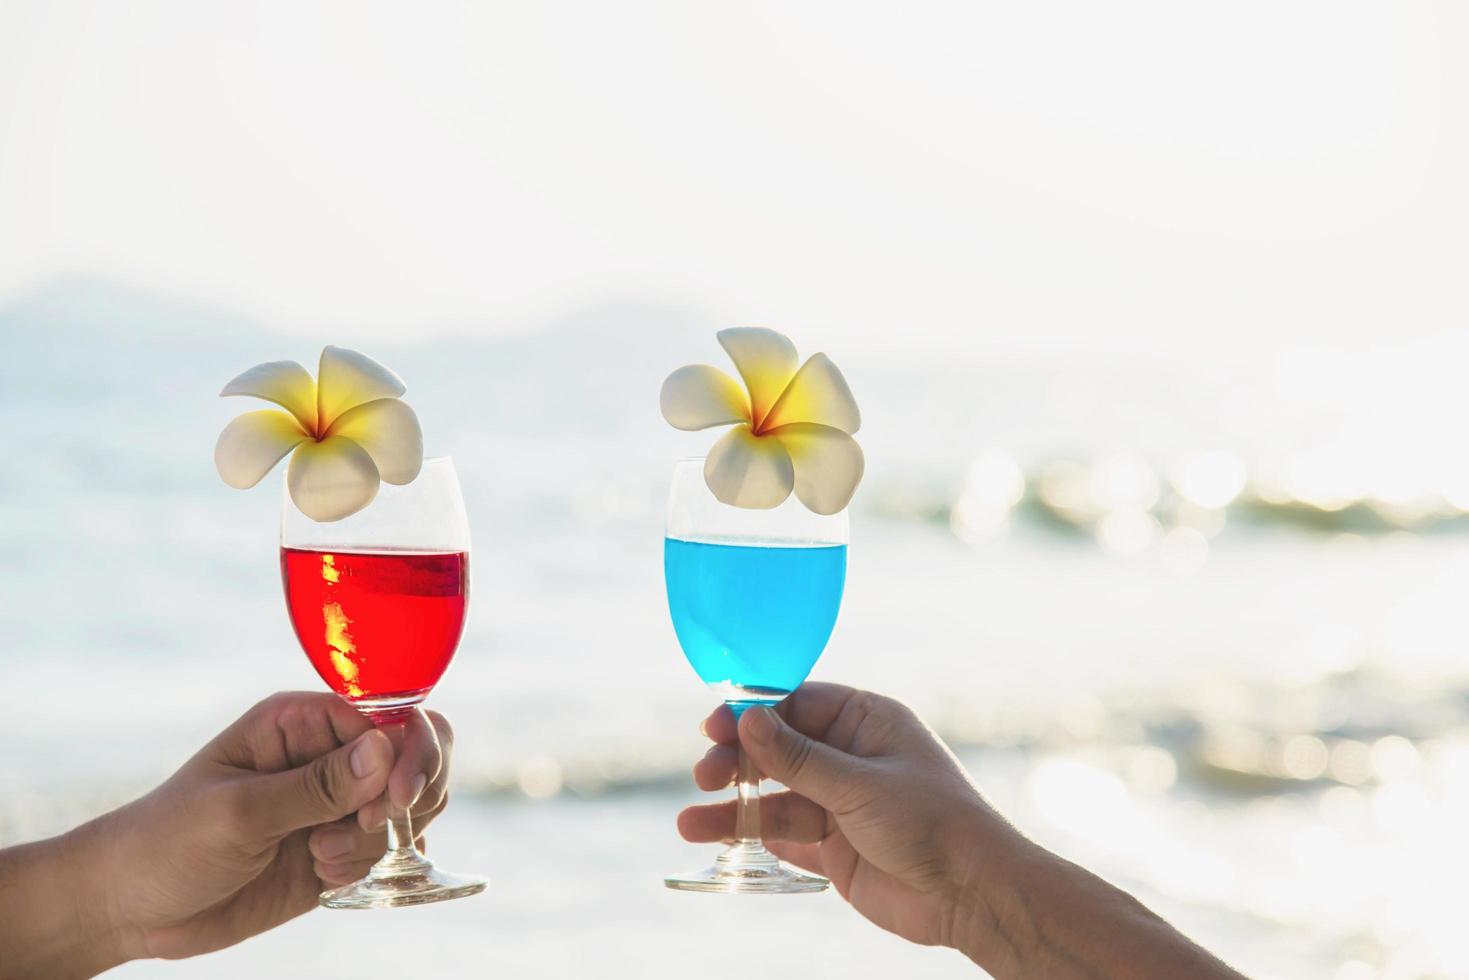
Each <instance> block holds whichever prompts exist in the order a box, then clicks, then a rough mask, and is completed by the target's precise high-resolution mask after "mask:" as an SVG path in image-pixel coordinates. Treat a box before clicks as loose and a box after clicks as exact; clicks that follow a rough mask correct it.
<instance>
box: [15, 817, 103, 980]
mask: <svg viewBox="0 0 1469 980" xmlns="http://www.w3.org/2000/svg"><path fill="white" fill-rule="evenodd" d="M89 828H90V825H88V826H87V827H82V828H78V829H77V830H73V831H70V832H68V833H66V834H62V835H61V836H59V837H52V838H50V839H48V840H42V841H35V842H32V843H29V844H21V845H19V846H17V847H12V848H9V849H6V850H4V851H0V948H3V949H4V950H5V951H6V954H7V960H6V967H8V968H9V969H8V970H7V972H6V976H14V977H47V978H51V977H90V976H94V975H95V974H98V973H101V972H102V971H104V970H108V969H111V968H112V967H114V966H117V965H118V964H119V963H122V962H123V961H124V960H126V959H128V956H127V955H126V953H125V951H124V944H122V943H121V942H119V941H118V938H119V934H118V932H117V931H116V930H115V929H113V928H112V927H111V924H110V917H109V916H108V914H107V911H106V900H105V897H104V896H103V893H102V890H101V887H100V885H99V882H98V878H99V877H101V875H100V874H99V872H100V871H101V869H100V868H99V867H98V866H97V865H98V861H97V858H96V853H95V850H94V844H93V842H92V841H91V839H90V834H89V833H88V830H89Z"/></svg>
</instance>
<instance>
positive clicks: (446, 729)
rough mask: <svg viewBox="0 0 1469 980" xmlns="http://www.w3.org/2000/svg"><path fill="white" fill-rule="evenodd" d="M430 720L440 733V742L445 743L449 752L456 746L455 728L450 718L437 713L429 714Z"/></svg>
mask: <svg viewBox="0 0 1469 980" xmlns="http://www.w3.org/2000/svg"><path fill="white" fill-rule="evenodd" d="M428 719H429V721H430V722H432V723H433V726H434V730H435V731H437V732H438V733H439V741H440V742H441V743H443V746H444V750H445V751H446V752H447V751H448V750H449V747H450V746H452V745H453V744H454V726H453V725H451V724H449V719H448V718H445V717H444V716H443V715H441V714H439V713H438V712H437V711H430V712H428Z"/></svg>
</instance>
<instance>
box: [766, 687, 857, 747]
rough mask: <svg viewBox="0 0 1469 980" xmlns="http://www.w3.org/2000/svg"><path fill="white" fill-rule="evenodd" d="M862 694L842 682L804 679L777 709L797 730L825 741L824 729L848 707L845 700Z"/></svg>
mask: <svg viewBox="0 0 1469 980" xmlns="http://www.w3.org/2000/svg"><path fill="white" fill-rule="evenodd" d="M861 693H863V692H861V691H858V690H857V689H856V688H854V687H847V686H846V685H845V684H825V683H822V682H821V681H807V682H806V683H805V684H802V685H801V686H800V687H798V688H796V689H795V691H793V692H791V694H790V695H789V696H788V697H787V698H786V699H785V700H784V701H782V702H781V703H780V705H779V706H778V707H777V708H776V712H777V713H778V714H779V715H780V716H781V717H782V718H784V719H785V721H786V724H788V725H790V726H791V727H792V728H794V729H795V730H796V731H798V732H800V733H801V734H803V735H806V736H808V737H810V738H814V739H816V740H817V741H818V742H824V741H826V740H827V739H826V736H827V732H829V731H830V730H831V726H832V724H833V723H834V722H835V721H836V720H837V718H839V717H840V716H841V714H842V712H843V710H845V709H846V708H847V704H848V702H849V701H851V700H852V698H853V697H854V696H855V695H858V694H861Z"/></svg>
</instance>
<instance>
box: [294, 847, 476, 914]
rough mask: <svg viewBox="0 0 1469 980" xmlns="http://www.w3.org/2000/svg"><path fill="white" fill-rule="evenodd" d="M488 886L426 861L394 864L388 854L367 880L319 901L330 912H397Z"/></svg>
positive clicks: (467, 893)
mask: <svg viewBox="0 0 1469 980" xmlns="http://www.w3.org/2000/svg"><path fill="white" fill-rule="evenodd" d="M385 865H387V867H384V866H385ZM487 885H489V881H488V880H486V879H484V878H476V877H473V876H468V875H456V874H450V873H449V872H447V871H440V870H439V869H438V868H436V867H434V864H433V862H432V861H430V860H428V859H427V858H420V859H419V860H418V861H413V862H393V861H392V855H389V856H388V857H385V858H384V859H383V860H381V861H379V862H378V863H377V864H375V865H373V867H372V870H371V871H370V872H368V874H367V877H366V878H363V879H362V880H361V881H354V882H352V883H351V884H350V885H343V886H342V887H340V888H333V889H332V890H331V891H325V892H322V893H321V895H320V896H318V898H317V901H319V902H320V903H321V905H322V907H323V908H328V909H395V908H398V907H399V906H403V905H427V904H428V903H430V902H447V901H449V900H450V899H454V898H468V897H469V896H470V895H478V894H479V893H480V892H482V891H484V890H485V887H486V886H487Z"/></svg>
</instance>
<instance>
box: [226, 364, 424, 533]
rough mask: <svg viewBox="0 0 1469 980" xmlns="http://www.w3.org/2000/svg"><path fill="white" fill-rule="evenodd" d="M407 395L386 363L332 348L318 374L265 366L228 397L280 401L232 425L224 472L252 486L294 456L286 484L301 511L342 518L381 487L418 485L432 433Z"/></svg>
mask: <svg viewBox="0 0 1469 980" xmlns="http://www.w3.org/2000/svg"><path fill="white" fill-rule="evenodd" d="M406 390H407V389H406V388H405V387H404V385H403V382H402V381H401V380H399V378H398V376H397V375H396V374H394V373H393V372H392V371H389V370H388V369H387V368H385V367H383V366H382V365H381V364H379V363H378V362H377V361H374V360H373V359H372V358H370V357H368V356H367V355H365V354H359V353H358V352H357V351H355V350H347V349H346V348H344V347H324V348H322V351H321V362H320V364H319V365H318V367H317V370H316V378H315V380H313V379H312V377H311V374H310V373H309V372H308V371H307V370H306V369H305V368H303V367H302V366H301V365H299V364H297V363H296V362H295V361H271V362H270V363H268V364H257V365H255V366H254V367H252V368H251V369H250V370H248V371H246V372H245V373H244V374H242V375H240V376H239V377H238V378H235V380H233V381H231V382H230V383H229V384H227V385H225V386H224V390H223V391H221V392H220V393H219V394H220V396H221V397H224V396H226V395H249V396H251V397H253V398H263V399H265V400H266V401H268V402H275V403H276V404H277V405H279V406H280V407H281V408H284V409H285V411H284V412H280V411H276V410H275V409H273V408H266V409H261V410H260V411H258V412H246V413H245V414H244V415H241V416H240V417H239V418H237V419H235V420H234V421H233V422H231V423H230V424H229V425H227V426H225V429H224V431H223V432H221V433H220V434H219V442H218V443H217V444H216V445H215V447H214V466H215V468H216V469H217V470H219V475H220V477H221V478H223V480H224V482H225V483H228V484H229V485H230V486H232V487H234V488H235V489H237V490H247V489H249V488H250V487H253V486H254V485H255V484H257V483H259V482H260V481H261V479H262V478H263V477H264V476H265V474H267V473H269V472H270V471H271V470H272V469H274V468H275V464H276V463H279V462H280V461H281V460H282V459H284V458H285V456H286V454H288V453H291V452H292V451H294V453H295V454H294V455H293V456H291V464H290V467H289V469H287V471H286V486H287V487H288V488H289V489H290V492H291V499H292V500H293V501H295V503H296V506H297V507H299V508H300V509H301V513H303V514H305V515H306V516H307V517H309V518H311V519H312V520H314V521H339V520H341V519H342V518H344V517H347V516H349V515H351V514H355V513H357V512H358V511H359V510H361V509H362V508H364V507H366V506H367V505H368V504H370V503H372V499H373V498H374V497H376V496H377V490H378V486H379V484H380V482H381V481H387V482H388V483H394V484H399V485H402V484H405V483H412V482H413V480H414V478H415V477H417V476H418V471H419V469H421V468H422V466H423V431H422V430H421V429H420V428H419V426H418V416H416V415H414V414H413V409H411V408H409V407H408V406H407V405H406V404H405V403H403V402H401V401H399V400H398V398H399V396H401V395H402V394H403V392H404V391H406Z"/></svg>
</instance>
